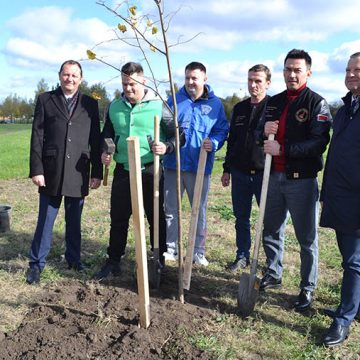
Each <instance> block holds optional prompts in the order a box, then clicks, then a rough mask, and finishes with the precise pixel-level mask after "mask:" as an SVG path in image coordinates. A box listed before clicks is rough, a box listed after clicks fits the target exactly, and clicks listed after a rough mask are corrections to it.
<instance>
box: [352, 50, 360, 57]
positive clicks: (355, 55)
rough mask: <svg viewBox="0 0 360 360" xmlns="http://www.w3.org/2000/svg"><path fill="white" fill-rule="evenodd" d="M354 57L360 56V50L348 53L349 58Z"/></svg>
mask: <svg viewBox="0 0 360 360" xmlns="http://www.w3.org/2000/svg"><path fill="white" fill-rule="evenodd" d="M356 57H360V51H358V52H356V53H354V54H352V55H350V59H352V58H356Z"/></svg>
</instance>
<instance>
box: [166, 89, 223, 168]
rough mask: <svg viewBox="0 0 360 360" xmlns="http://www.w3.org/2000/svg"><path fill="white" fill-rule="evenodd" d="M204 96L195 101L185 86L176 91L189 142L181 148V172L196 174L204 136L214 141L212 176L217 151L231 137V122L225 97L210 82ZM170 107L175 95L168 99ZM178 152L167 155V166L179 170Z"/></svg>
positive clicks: (209, 164) (208, 164) (208, 165)
mask: <svg viewBox="0 0 360 360" xmlns="http://www.w3.org/2000/svg"><path fill="white" fill-rule="evenodd" d="M205 86H206V90H207V91H205V92H204V94H205V95H203V96H202V97H201V98H200V99H197V100H195V101H193V100H192V99H191V97H190V96H189V95H188V93H187V91H186V89H185V86H183V87H182V88H181V89H180V90H179V92H178V93H177V94H176V101H177V106H178V122H179V126H180V127H181V128H182V129H183V131H184V133H185V139H186V142H185V145H184V146H182V147H181V148H180V161H181V166H180V167H181V171H189V172H193V173H196V172H197V168H198V162H199V156H200V147H201V144H202V142H203V140H204V139H206V138H209V139H210V140H211V142H212V145H213V146H212V149H213V150H212V152H211V153H208V156H207V161H206V167H205V175H210V174H211V171H212V168H213V166H214V158H215V152H216V151H217V150H219V149H220V148H221V147H222V146H223V145H224V142H225V140H226V139H227V135H228V131H229V123H228V121H227V119H226V115H225V111H224V107H223V105H222V103H221V100H220V99H219V98H218V97H217V96H215V94H214V91H213V90H212V89H211V87H210V86H209V85H205ZM168 104H169V105H170V107H172V106H173V101H172V98H171V97H170V98H169V99H168ZM175 156H176V155H175V152H173V153H171V154H168V155H165V157H164V167H165V168H166V169H176V157H175Z"/></svg>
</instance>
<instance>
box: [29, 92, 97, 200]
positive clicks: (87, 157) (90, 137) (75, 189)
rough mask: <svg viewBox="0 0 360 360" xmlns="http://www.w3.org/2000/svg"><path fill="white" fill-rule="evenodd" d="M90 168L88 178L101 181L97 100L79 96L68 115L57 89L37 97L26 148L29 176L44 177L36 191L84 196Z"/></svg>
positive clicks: (62, 98)
mask: <svg viewBox="0 0 360 360" xmlns="http://www.w3.org/2000/svg"><path fill="white" fill-rule="evenodd" d="M90 165H91V166H90ZM90 167H91V178H98V179H102V171H103V169H102V164H101V155H100V120H99V109H98V103H97V101H96V100H94V99H93V98H91V97H89V96H87V95H83V94H81V93H80V94H79V97H78V101H77V104H76V106H75V109H74V111H73V113H72V115H71V116H70V115H69V114H68V111H67V109H66V107H65V97H64V95H63V92H62V90H61V88H60V87H59V88H58V89H56V90H54V91H49V92H45V93H43V94H41V95H39V97H38V99H37V102H36V107H35V112H34V120H33V126H32V134H31V149H30V177H33V176H35V175H44V177H45V184H46V186H45V187H40V188H39V192H41V193H44V194H46V195H49V196H58V195H63V196H69V197H84V196H86V195H88V193H89V178H90Z"/></svg>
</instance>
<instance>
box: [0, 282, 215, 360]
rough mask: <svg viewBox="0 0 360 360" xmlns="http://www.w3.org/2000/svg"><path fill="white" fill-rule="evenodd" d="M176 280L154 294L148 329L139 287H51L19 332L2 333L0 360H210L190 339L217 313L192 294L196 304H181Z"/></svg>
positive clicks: (74, 284)
mask: <svg viewBox="0 0 360 360" xmlns="http://www.w3.org/2000/svg"><path fill="white" fill-rule="evenodd" d="M173 280H175V279H173ZM173 280H170V279H169V280H168V281H167V282H168V283H167V284H165V285H163V286H162V288H161V289H160V290H159V291H155V290H151V292H150V296H151V297H150V313H151V324H150V327H149V328H148V329H142V328H140V327H139V326H138V323H139V312H138V296H137V293H136V289H135V287H134V285H135V283H134V282H133V283H129V282H128V283H123V282H122V281H121V280H119V279H111V280H109V281H106V282H105V284H100V283H97V282H92V281H81V280H79V279H72V280H71V279H70V280H66V281H65V282H61V283H57V284H50V285H48V286H47V287H46V289H45V290H46V296H45V297H43V298H41V299H39V300H38V301H37V302H36V303H33V304H32V307H31V308H30V310H29V312H28V313H27V315H26V316H25V318H24V319H23V322H22V324H21V325H20V327H19V328H18V329H17V330H16V331H14V332H13V333H8V334H0V339H1V342H0V359H36V360H41V359H123V360H127V359H137V360H142V359H211V354H210V353H208V352H205V351H202V350H199V349H197V348H195V347H193V346H192V345H191V342H189V337H191V336H192V335H196V334H199V332H201V331H202V330H203V329H204V326H205V325H206V323H208V322H209V321H211V319H214V317H215V316H216V311H215V310H210V309H208V308H207V305H210V302H209V303H208V302H207V300H206V299H204V297H202V296H199V297H197V296H193V295H191V302H192V304H189V303H186V301H185V304H181V303H180V301H178V300H176V296H177V289H176V281H175V282H173ZM189 296H190V295H189ZM185 300H186V297H185ZM196 302H198V303H199V305H200V306H198V305H196V304H194V303H196Z"/></svg>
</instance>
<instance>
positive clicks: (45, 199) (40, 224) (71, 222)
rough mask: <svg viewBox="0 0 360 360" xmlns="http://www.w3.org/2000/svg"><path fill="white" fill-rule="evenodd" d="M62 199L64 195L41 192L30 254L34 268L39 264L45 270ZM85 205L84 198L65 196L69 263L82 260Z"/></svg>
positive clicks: (66, 241)
mask: <svg viewBox="0 0 360 360" xmlns="http://www.w3.org/2000/svg"><path fill="white" fill-rule="evenodd" d="M61 201H62V196H47V195H44V194H40V198H39V215H38V221H37V225H36V230H35V234H34V238H33V241H32V244H31V249H30V256H29V257H30V261H29V265H30V267H32V268H33V267H35V266H37V267H38V268H39V269H40V270H43V268H44V267H45V263H46V257H47V255H48V254H49V252H50V248H51V242H52V230H53V227H54V222H55V219H56V216H57V214H58V212H59V208H60V205H61ZM83 205H84V199H83V198H72V197H66V196H65V222H66V226H65V244H66V251H65V259H66V261H67V262H68V263H69V264H77V263H79V262H80V250H81V213H82V209H83Z"/></svg>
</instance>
